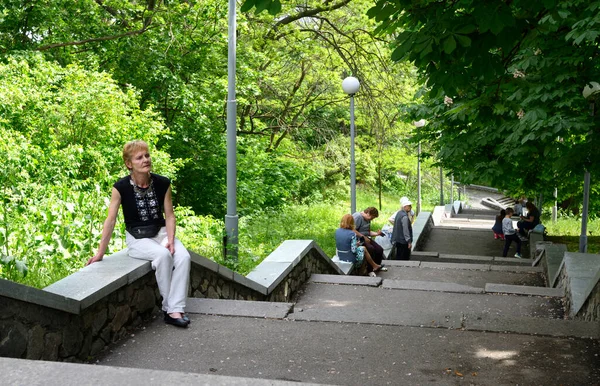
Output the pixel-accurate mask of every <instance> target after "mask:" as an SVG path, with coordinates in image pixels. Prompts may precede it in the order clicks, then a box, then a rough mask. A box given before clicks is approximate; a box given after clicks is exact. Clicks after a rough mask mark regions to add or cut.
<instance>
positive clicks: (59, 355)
mask: <svg viewBox="0 0 600 386" xmlns="http://www.w3.org/2000/svg"><path fill="white" fill-rule="evenodd" d="M0 284H1V283H0ZM13 284H14V283H13ZM15 286H19V285H18V284H16V285H15ZM22 287H25V286H22ZM15 288H18V287H15ZM24 290H25V291H31V289H30V288H27V289H24ZM37 291H42V290H37ZM159 307H160V295H159V294H158V289H157V287H156V280H155V278H154V272H150V273H148V274H146V275H145V276H143V277H142V278H140V279H138V280H136V281H135V282H133V283H131V284H129V285H127V286H125V287H122V288H120V289H118V290H117V291H115V292H113V293H112V294H110V295H109V296H107V297H106V298H105V299H103V300H101V301H99V302H97V303H95V304H93V305H92V306H90V307H88V308H86V309H85V310H83V311H82V312H81V314H73V313H71V312H67V311H64V310H58V309H55V308H51V307H47V306H43V305H40V304H35V303H31V302H27V301H23V300H18V299H15V298H10V297H7V296H0V309H2V312H1V313H0V356H5V357H13V358H26V359H42V360H48V361H69V362H74V361H77V362H79V361H87V360H90V359H91V358H93V357H94V356H95V355H96V354H98V353H99V352H100V351H101V350H102V349H104V348H105V347H106V346H107V345H109V344H111V343H114V342H116V341H118V340H120V339H121V338H123V337H124V336H125V335H126V334H127V331H128V330H129V329H131V328H133V327H136V326H138V325H140V324H142V323H143V322H144V321H146V320H149V319H150V318H151V317H152V315H153V314H154V315H155V314H156V312H157V311H158V310H159Z"/></svg>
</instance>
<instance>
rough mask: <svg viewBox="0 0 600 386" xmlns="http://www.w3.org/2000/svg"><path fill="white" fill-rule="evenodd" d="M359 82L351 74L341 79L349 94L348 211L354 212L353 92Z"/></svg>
mask: <svg viewBox="0 0 600 386" xmlns="http://www.w3.org/2000/svg"><path fill="white" fill-rule="evenodd" d="M359 89H360V82H359V81H358V79H356V78H355V77H353V76H349V77H347V78H346V79H344V80H343V81H342V90H344V92H345V93H346V94H348V95H349V96H350V213H354V212H356V162H355V160H354V94H356V93H357V92H358V90H359Z"/></svg>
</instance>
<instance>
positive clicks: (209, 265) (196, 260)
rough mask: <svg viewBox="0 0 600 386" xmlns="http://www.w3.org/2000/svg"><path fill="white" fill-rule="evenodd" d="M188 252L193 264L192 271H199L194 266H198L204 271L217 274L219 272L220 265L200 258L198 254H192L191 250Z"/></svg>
mask: <svg viewBox="0 0 600 386" xmlns="http://www.w3.org/2000/svg"><path fill="white" fill-rule="evenodd" d="M188 252H189V253H190V261H191V263H192V270H195V269H197V268H196V267H194V265H197V266H198V267H202V268H203V269H208V270H209V271H212V272H217V271H218V270H219V264H217V263H215V262H214V261H212V260H210V259H207V258H206V257H203V256H200V255H199V254H197V253H196V252H192V251H190V250H188Z"/></svg>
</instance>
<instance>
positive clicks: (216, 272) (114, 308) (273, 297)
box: [0, 241, 339, 362]
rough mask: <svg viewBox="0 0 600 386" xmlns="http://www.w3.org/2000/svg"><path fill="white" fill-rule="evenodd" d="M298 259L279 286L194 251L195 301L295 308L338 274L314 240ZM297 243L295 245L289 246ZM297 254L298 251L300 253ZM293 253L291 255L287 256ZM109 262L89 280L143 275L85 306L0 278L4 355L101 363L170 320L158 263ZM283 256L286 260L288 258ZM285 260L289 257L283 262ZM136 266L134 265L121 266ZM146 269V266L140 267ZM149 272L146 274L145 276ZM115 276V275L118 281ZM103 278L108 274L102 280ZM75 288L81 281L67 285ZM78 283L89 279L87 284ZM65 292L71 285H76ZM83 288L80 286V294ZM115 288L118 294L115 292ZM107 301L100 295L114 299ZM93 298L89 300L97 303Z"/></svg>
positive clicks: (116, 259) (64, 295)
mask: <svg viewBox="0 0 600 386" xmlns="http://www.w3.org/2000/svg"><path fill="white" fill-rule="evenodd" d="M304 244H305V245H306V248H304V249H303V250H300V251H298V254H297V255H296V256H294V260H295V261H294V264H290V268H289V269H288V270H286V271H285V272H282V273H281V275H279V276H278V277H277V278H275V280H274V281H273V283H274V284H273V286H272V287H273V288H271V290H269V288H267V287H265V286H264V285H261V284H259V283H257V282H255V281H253V280H250V279H248V278H246V277H244V276H241V275H239V274H237V273H235V272H233V271H231V270H230V269H228V268H226V267H223V266H221V265H219V264H217V263H215V262H214V261H212V260H209V259H207V258H204V257H202V256H199V255H197V254H195V253H193V252H190V255H191V257H192V264H191V271H190V290H189V295H190V296H191V297H198V298H214V299H237V300H262V301H278V302H288V301H290V300H292V298H293V297H294V296H295V295H296V293H297V292H298V290H299V289H300V288H301V287H302V285H303V284H304V283H305V282H306V281H308V280H309V278H310V276H311V274H313V273H326V274H338V273H339V270H337V269H336V268H337V267H336V266H335V264H333V263H332V262H331V259H329V258H328V257H327V256H326V255H325V254H324V253H323V252H322V251H321V249H320V248H319V247H318V246H317V245H316V244H314V242H313V241H305V242H304ZM288 245H292V246H293V245H294V244H288ZM292 250H293V248H292ZM285 252H286V253H285V254H288V252H290V251H289V250H288V251H285ZM119 254H120V256H117V254H115V255H113V256H111V257H113V258H107V259H106V261H110V262H111V263H113V264H114V268H111V267H110V266H109V265H107V264H104V265H98V266H95V267H94V265H92V266H90V267H87V268H86V273H85V280H94V275H95V274H96V273H97V274H98V275H103V274H105V273H106V272H107V270H111V269H113V270H114V269H118V270H119V271H118V272H119V273H121V274H122V275H123V276H127V275H129V274H130V272H131V271H133V270H135V271H136V272H140V270H141V273H140V274H139V275H138V276H136V277H137V279H135V280H133V279H132V280H133V281H132V282H131V283H129V284H126V285H122V286H120V287H119V288H116V287H114V285H115V284H114V283H115V281H119V280H120V279H119V278H115V280H114V281H112V282H111V287H104V288H99V289H98V291H97V292H96V293H95V294H91V295H90V297H93V298H94V299H96V298H99V300H97V301H94V302H93V303H92V304H90V305H86V304H89V303H90V302H89V301H88V302H87V303H84V301H81V300H75V298H76V297H77V296H76V295H79V294H78V293H77V290H76V289H74V290H73V291H74V293H73V294H72V295H71V296H72V298H69V297H68V296H69V295H68V293H61V294H57V293H53V292H50V291H49V290H40V289H36V288H32V287H28V286H24V285H21V284H18V283H13V282H10V281H7V280H3V279H0V309H1V310H2V312H0V356H4V357H13V358H26V359H41V360H49V361H69V362H81V361H89V360H91V359H93V358H94V357H95V356H96V355H97V354H98V353H100V352H101V351H102V350H103V349H104V348H105V347H106V346H108V345H109V344H112V343H115V342H117V341H118V340H120V339H122V338H123V337H125V336H126V335H127V334H128V333H129V332H130V331H131V330H132V329H134V328H135V327H137V326H140V325H142V324H143V323H145V322H147V321H149V320H151V319H152V318H153V317H157V316H158V317H162V314H161V313H160V307H161V297H160V294H159V292H158V287H157V285H156V279H155V276H154V271H152V270H151V269H150V263H148V262H140V261H139V260H136V261H133V263H135V264H134V266H133V267H131V268H130V270H131V271H129V272H127V271H125V272H121V270H122V269H123V268H122V267H123V265H122V264H119V259H129V257H128V256H127V255H126V253H124V252H123V251H122V252H120V253H119ZM280 255H281V254H280ZM280 257H281V256H280ZM120 261H122V262H125V263H128V262H130V261H129V260H120ZM140 264H142V265H141V266H140ZM144 272H145V273H144ZM114 274H115V272H112V276H115V275H114ZM99 277H100V276H99ZM62 280H64V281H65V283H66V284H68V282H69V281H74V280H75V278H74V277H67V278H64V279H62ZM78 280H81V278H79V279H78ZM65 287H67V288H68V287H69V286H68V285H67V286H65ZM75 287H76V286H74V288H75ZM107 288H115V289H114V290H111V291H109V290H107ZM107 292H108V294H107V295H105V296H104V295H99V294H101V293H107ZM90 297H88V298H86V299H89V298H90Z"/></svg>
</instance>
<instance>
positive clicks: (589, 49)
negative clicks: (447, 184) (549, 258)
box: [369, 0, 600, 202]
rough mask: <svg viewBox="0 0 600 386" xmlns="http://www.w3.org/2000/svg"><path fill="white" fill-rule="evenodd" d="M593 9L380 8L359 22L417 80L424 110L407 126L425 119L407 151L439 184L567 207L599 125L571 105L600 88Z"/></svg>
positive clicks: (554, 5)
mask: <svg viewBox="0 0 600 386" xmlns="http://www.w3.org/2000/svg"><path fill="white" fill-rule="evenodd" d="M599 6H600V3H599V2H597V1H594V2H591V3H590V2H589V1H581V0H570V1H560V2H559V1H553V0H549V1H537V2H531V1H525V0H523V1H511V2H481V1H472V0H460V1H454V2H450V3H448V2H438V1H412V0H401V1H396V2H388V1H383V0H381V1H378V2H377V3H376V5H375V6H374V7H373V8H371V9H370V10H369V15H370V16H371V17H373V18H374V19H375V20H377V21H378V22H379V26H378V30H379V31H380V32H381V33H384V34H392V35H393V36H395V41H396V47H395V50H394V52H393V54H392V58H393V59H394V60H398V61H404V60H406V61H410V62H412V63H414V64H415V65H416V67H417V68H418V69H419V76H420V79H421V81H422V83H423V85H424V89H423V95H424V97H425V103H424V104H423V105H422V106H416V107H415V108H414V109H411V110H409V116H411V117H413V118H415V117H419V118H421V117H426V118H428V120H429V123H428V125H427V126H426V127H425V128H423V129H422V130H420V133H419V135H418V136H417V139H421V140H424V141H428V142H431V143H432V144H433V146H434V147H433V149H432V150H433V154H434V155H435V157H436V158H437V159H439V160H440V163H441V164H442V165H443V166H444V168H445V169H446V170H447V171H448V172H453V173H454V174H455V175H457V176H460V179H461V180H462V181H464V182H470V181H476V182H483V183H488V184H491V185H493V186H497V187H500V188H503V189H505V190H506V191H508V192H515V193H523V192H525V193H527V194H531V195H536V196H537V195H538V194H540V193H543V194H544V195H545V196H546V197H549V196H550V195H551V192H552V190H553V189H554V187H558V188H559V192H560V195H561V196H562V198H569V197H571V196H572V195H578V196H579V189H580V188H579V186H580V185H581V180H582V178H581V177H582V175H583V170H584V168H587V169H588V170H590V171H591V172H592V174H593V175H598V171H599V170H598V165H599V162H598V161H599V160H598V152H596V151H594V150H593V146H594V145H593V144H594V143H596V142H597V141H598V139H600V138H598V136H599V135H600V132H599V131H598V130H597V128H598V126H599V125H598V120H599V119H600V118H599V117H598V116H595V117H593V118H590V117H589V113H588V104H587V102H586V101H585V100H584V98H583V97H582V94H581V91H582V89H583V86H584V85H585V84H586V83H588V82H590V81H594V80H596V81H597V80H598V79H600V65H599V64H598V63H599V61H598V42H599V41H598V37H599V31H600V30H599V27H598V26H599V25H600V24H599V22H600V19H599V16H598V15H599V13H598V8H599ZM559 176H560V178H559ZM595 183H596V184H597V182H595ZM595 201H596V202H597V200H595Z"/></svg>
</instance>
